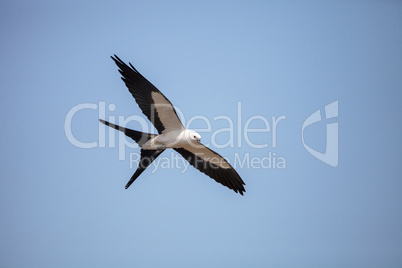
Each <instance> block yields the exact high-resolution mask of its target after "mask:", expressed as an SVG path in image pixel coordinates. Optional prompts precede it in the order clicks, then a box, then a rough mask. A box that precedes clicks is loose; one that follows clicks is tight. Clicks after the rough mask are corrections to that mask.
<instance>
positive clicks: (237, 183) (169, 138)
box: [99, 55, 246, 195]
mask: <svg viewBox="0 0 402 268" xmlns="http://www.w3.org/2000/svg"><path fill="white" fill-rule="evenodd" d="M111 58H112V59H113V60H114V62H115V63H116V65H117V66H118V67H119V72H120V74H121V75H122V78H121V79H122V80H123V81H124V83H125V84H126V86H127V88H128V90H129V91H130V93H131V94H132V95H133V97H134V99H135V101H136V102H137V104H138V106H139V107H140V109H141V110H142V112H143V113H144V115H146V116H147V117H148V119H149V120H150V121H151V122H152V124H153V125H154V126H155V128H156V130H157V131H158V133H159V135H156V134H149V133H143V132H140V131H136V130H132V129H128V128H124V127H121V126H118V125H115V124H112V123H109V122H107V121H105V120H102V119H99V121H100V122H101V123H103V124H105V125H107V126H110V127H112V128H115V129H117V130H119V131H122V132H123V133H124V134H125V135H126V136H128V137H130V138H131V139H133V140H134V141H135V142H136V143H137V144H138V146H139V147H141V159H140V162H139V165H138V168H137V170H136V171H135V173H134V175H133V176H132V177H131V179H130V180H129V181H128V183H127V184H126V189H127V188H128V187H130V185H131V184H132V183H133V182H134V181H135V179H137V178H138V176H139V175H140V174H141V173H142V172H143V171H144V170H145V169H146V168H147V167H148V166H149V165H151V163H152V162H153V161H154V160H155V159H156V158H157V157H158V156H159V155H160V154H161V153H162V152H163V151H164V150H165V149H167V148H172V149H174V150H175V151H176V152H178V153H179V154H181V155H182V156H183V157H184V158H185V159H186V160H187V161H188V162H189V163H190V164H191V165H192V166H194V167H195V168H196V169H198V170H199V171H201V172H203V173H204V174H206V175H208V176H209V177H211V178H212V179H214V180H215V181H217V182H219V183H221V184H222V185H224V186H226V187H228V188H230V189H232V190H233V191H235V192H236V193H240V194H241V195H243V192H245V191H246V190H245V189H244V186H243V185H245V183H244V182H243V180H242V179H241V178H240V176H239V174H238V173H237V172H236V170H235V169H234V168H233V167H232V166H231V165H230V164H229V163H228V162H227V161H226V160H225V159H224V158H223V157H222V156H221V155H219V154H218V153H216V152H214V151H213V150H211V149H209V148H208V147H206V146H204V145H203V144H202V143H201V136H200V134H198V133H197V132H195V131H192V130H189V129H186V128H184V126H183V124H182V123H181V121H180V119H179V117H178V116H177V113H176V111H175V109H174V107H173V105H172V103H171V102H170V101H169V100H168V99H167V98H166V97H165V96H164V95H163V94H162V92H160V91H159V90H158V89H157V88H156V87H155V86H154V85H153V84H151V82H149V81H148V80H147V79H146V78H145V77H144V76H142V75H141V74H140V73H139V72H138V71H137V70H136V69H135V68H134V67H133V65H131V63H129V65H130V66H128V65H127V64H125V63H124V62H123V61H122V60H121V59H120V58H119V57H117V56H116V55H114V57H111Z"/></svg>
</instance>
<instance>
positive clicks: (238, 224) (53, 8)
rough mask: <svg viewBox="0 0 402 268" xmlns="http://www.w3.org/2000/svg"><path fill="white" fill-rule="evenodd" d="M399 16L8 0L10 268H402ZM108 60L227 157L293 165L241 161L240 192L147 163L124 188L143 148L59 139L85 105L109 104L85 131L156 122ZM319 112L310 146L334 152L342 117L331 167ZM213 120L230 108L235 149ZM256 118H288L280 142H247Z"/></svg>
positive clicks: (237, 4) (79, 132) (230, 5)
mask: <svg viewBox="0 0 402 268" xmlns="http://www.w3.org/2000/svg"><path fill="white" fill-rule="evenodd" d="M401 26H402V4H401V3H400V2H398V1H328V2H325V3H319V2H317V1H306V2H304V3H299V2H296V1H290V2H286V3H285V2H280V1H233V2H229V1H207V2H205V1H204V2H197V1H173V2H163V1H125V2H119V1H115V2H111V1H87V2H81V1H57V3H56V2H53V1H37V2H35V3H34V2H31V1H3V2H2V3H1V4H0V27H1V32H2V42H1V43H0V48H1V51H2V60H1V61H0V68H1V74H2V75H1V76H0V88H1V91H0V94H1V98H0V102H1V105H0V111H1V112H0V119H1V122H2V129H1V131H0V135H1V136H0V137H1V139H0V142H1V148H2V150H1V152H0V157H1V161H0V167H1V168H0V170H1V180H0V184H1V185H0V200H1V221H0V227H1V228H0V241H1V242H0V266H2V267H111V266H115V267H133V266H135V267H229V266H230V267H245V266H248V267H400V266H401V265H402V257H401V254H400V253H401V249H402V229H401V226H402V216H401V209H402V207H401V206H402V181H401V178H402V176H401V175H402V169H401V165H400V160H401V156H402V155H401V152H402V143H401V141H400V133H401V122H402V108H401V105H400V102H401V100H402V93H401V87H402V76H401V72H402V53H401V47H402V32H401V30H400V29H401ZM113 54H117V55H118V56H119V57H120V58H121V59H123V60H124V61H126V62H128V61H130V62H131V63H133V65H134V66H135V67H136V68H137V69H138V70H139V71H140V72H141V73H142V74H143V75H144V76H145V77H147V78H148V79H149V80H150V81H151V82H152V83H153V84H154V85H156V86H157V87H158V88H159V89H160V90H161V91H162V92H163V93H164V94H165V95H166V96H167V97H168V98H169V99H170V101H172V102H173V104H175V105H176V106H177V108H178V109H180V111H182V112H183V115H184V118H183V119H184V120H186V121H187V122H188V120H190V119H191V118H194V117H197V116H198V117H200V116H202V117H203V118H206V119H207V121H208V122H210V123H211V131H207V132H205V131H204V132H202V133H201V134H202V137H203V139H202V141H203V142H204V143H206V144H210V145H211V148H213V149H214V150H216V151H218V152H219V153H221V154H222V155H223V156H226V157H228V158H229V160H231V161H234V157H235V156H236V155H238V156H239V157H245V156H246V155H248V156H249V157H250V159H251V158H255V159H257V160H258V159H267V157H268V156H269V155H270V154H271V156H272V155H273V154H275V157H276V159H279V158H282V159H284V161H285V162H286V165H285V167H284V168H274V167H272V166H271V167H265V168H262V167H258V166H254V168H253V167H247V166H243V167H239V166H237V167H236V169H237V171H238V173H239V174H240V175H241V176H242V178H243V180H244V181H245V183H246V191H247V192H246V193H245V195H244V196H240V195H239V194H235V193H234V192H233V191H230V190H228V189H227V188H225V187H223V186H221V185H219V184H217V183H216V182H214V181H213V180H212V179H210V178H208V177H207V176H205V175H203V174H201V173H200V172H198V171H197V170H195V169H193V168H191V167H190V168H188V169H187V170H186V171H185V172H183V169H182V168H158V169H157V170H156V172H152V170H147V171H146V172H144V173H143V174H142V175H141V176H140V177H139V178H138V179H137V180H136V181H135V182H134V184H133V185H132V186H131V187H130V188H129V189H128V190H125V189H124V185H125V184H126V182H127V181H128V179H129V178H130V177H131V175H132V173H133V172H134V167H133V168H132V169H130V161H129V156H130V153H138V152H139V149H138V148H126V149H125V154H124V156H125V158H126V159H125V160H119V152H120V150H119V148H118V147H116V146H114V147H112V146H110V144H109V142H108V141H109V137H110V135H113V134H111V132H108V131H109V130H107V132H106V139H107V142H106V146H105V147H104V148H99V146H97V147H95V148H90V149H83V148H78V147H76V146H74V145H73V144H72V143H71V142H70V141H69V140H68V139H67V137H66V134H65V118H66V116H67V114H68V113H69V111H70V110H71V109H72V108H74V107H76V106H77V105H80V104H90V105H95V107H97V108H96V109H95V110H93V109H83V110H80V111H79V112H77V113H76V114H75V115H74V117H73V120H72V124H71V129H72V132H73V135H74V137H75V138H76V139H77V140H79V141H81V142H99V141H100V137H99V123H98V118H99V110H100V109H99V108H100V107H101V105H103V104H105V107H106V108H107V107H109V105H110V104H113V105H114V106H115V109H114V110H113V111H111V110H108V109H106V111H105V116H106V117H107V118H110V117H111V118H115V119H116V121H117V120H118V118H119V116H122V117H124V118H128V117H129V116H132V115H137V116H140V117H142V118H144V119H145V116H143V115H142V113H141V111H140V109H139V108H138V106H137V105H136V103H135V102H134V100H133V99H132V97H131V95H130V94H129V92H128V91H127V89H126V88H125V86H124V84H123V83H122V82H121V80H120V75H119V73H118V72H117V68H116V66H115V65H114V63H113V61H112V60H111V59H110V58H109V56H111V55H113ZM335 101H338V115H339V116H338V117H336V118H329V119H325V116H324V114H325V113H324V107H325V106H326V105H328V104H330V103H333V102H335ZM239 103H240V104H239ZM239 105H240V106H241V111H239V109H238V107H239ZM317 110H320V111H321V115H322V117H323V120H321V121H320V122H318V123H315V124H313V125H311V126H309V127H308V128H306V129H305V132H304V135H305V143H306V144H308V146H310V147H311V148H313V149H314V150H316V151H319V152H321V153H323V152H325V148H326V147H325V146H326V142H327V139H326V135H327V131H326V126H327V124H335V123H337V124H338V128H339V130H338V139H337V140H338V142H339V146H338V160H339V164H338V166H336V167H332V166H330V165H328V164H326V163H324V162H322V161H320V160H319V159H317V158H315V157H314V156H313V155H311V154H310V153H309V152H308V151H307V150H306V149H305V147H304V146H303V142H302V138H301V135H302V126H303V122H304V121H305V120H306V119H307V118H308V117H309V116H310V115H311V114H313V113H314V112H316V111H317ZM239 114H240V115H241V118H242V121H241V123H240V124H238V122H239V121H238V119H239ZM217 116H225V117H227V118H230V119H232V120H233V122H234V124H233V139H234V140H235V141H236V142H234V145H233V146H226V147H224V148H217V147H216V146H215V147H214V146H212V145H213V144H212V140H214V141H216V143H217V144H218V145H219V144H224V143H225V142H226V141H228V140H229V139H230V138H231V133H230V132H222V133H220V134H215V136H214V133H216V131H219V130H220V129H222V128H228V126H229V123H228V122H227V121H225V120H218V119H216V117H217ZM253 116H259V118H265V119H266V120H267V121H268V123H270V126H271V127H272V122H273V120H272V117H275V118H279V117H281V116H284V117H285V119H284V120H282V121H281V122H280V123H279V124H278V126H277V129H276V132H275V135H276V146H273V142H272V141H273V135H274V134H273V130H272V128H271V131H270V132H268V131H266V132H259V133H251V134H249V136H248V138H249V139H250V141H252V142H253V143H254V144H268V147H266V148H253V146H249V145H248V144H247V142H246V137H245V136H244V129H245V124H246V121H247V120H248V119H249V118H251V117H253ZM107 118H106V119H107ZM214 118H215V120H214ZM129 126H130V127H132V128H136V129H139V127H140V124H139V123H138V122H135V121H132V122H130V123H129ZM191 127H192V128H197V129H199V128H206V127H207V125H206V123H205V121H203V120H196V119H195V120H194V121H193V123H192V124H191ZM264 127H265V125H264V124H263V121H262V120H253V121H252V122H251V123H250V124H249V128H255V129H262V128H264ZM239 131H240V132H239ZM239 133H240V135H239ZM115 134H116V133H115ZM112 137H113V136H112ZM114 141H115V143H116V144H118V142H119V141H120V139H119V138H118V137H117V135H116V137H115V139H114ZM239 141H240V142H239ZM239 143H240V144H239ZM98 144H99V143H98ZM174 156H175V154H172V153H171V152H169V151H166V152H165V153H164V154H163V155H161V157H165V158H166V159H169V157H174ZM165 158H163V159H165ZM161 159H162V158H161ZM266 161H267V160H266ZM271 161H273V160H272V158H271ZM232 163H233V162H232Z"/></svg>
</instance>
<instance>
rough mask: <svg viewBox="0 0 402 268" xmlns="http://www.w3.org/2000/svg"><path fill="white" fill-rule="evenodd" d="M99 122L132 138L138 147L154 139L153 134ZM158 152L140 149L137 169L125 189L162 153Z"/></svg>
mask: <svg viewBox="0 0 402 268" xmlns="http://www.w3.org/2000/svg"><path fill="white" fill-rule="evenodd" d="M99 121H100V122H101V123H103V124H105V125H106V126H109V127H112V128H115V129H117V130H119V131H121V132H123V133H124V134H126V136H128V137H130V138H132V139H133V140H134V141H135V142H136V143H138V145H139V146H142V145H143V144H144V143H146V142H147V141H148V140H149V139H151V138H153V137H155V136H156V135H155V134H149V133H144V132H141V131H136V130H132V129H128V128H124V127H121V126H118V125H115V124H112V123H109V122H107V121H105V120H102V119H99ZM163 151H164V150H162V151H159V150H144V149H141V160H140V163H139V164H138V168H137V170H136V171H135V173H134V174H133V176H132V177H131V178H130V180H129V181H128V183H127V184H126V189H127V188H128V187H130V185H131V184H132V183H133V182H134V181H135V179H137V178H138V176H140V174H141V173H142V172H143V171H144V170H145V169H146V168H147V167H149V165H151V163H152V162H153V161H154V160H155V159H156V158H157V157H158V156H159V155H160V154H161V153H162V152H163Z"/></svg>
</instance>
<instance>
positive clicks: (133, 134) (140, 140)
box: [99, 119, 156, 146]
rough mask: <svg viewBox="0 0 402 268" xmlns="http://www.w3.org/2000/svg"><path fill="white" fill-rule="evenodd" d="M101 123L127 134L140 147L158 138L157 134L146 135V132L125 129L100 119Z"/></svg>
mask: <svg viewBox="0 0 402 268" xmlns="http://www.w3.org/2000/svg"><path fill="white" fill-rule="evenodd" d="M99 121H100V122H101V123H102V124H105V125H106V126H109V127H112V128H114V129H117V130H119V131H121V132H123V133H124V134H126V136H127V137H130V138H132V139H133V140H134V141H135V142H136V143H137V144H138V145H139V146H142V145H143V144H144V143H146V142H147V141H148V140H149V139H151V138H153V137H155V136H156V135H155V134H149V133H144V132H141V131H137V130H132V129H129V128H124V127H121V126H118V125H115V124H112V123H109V122H108V121H105V120H102V119H99Z"/></svg>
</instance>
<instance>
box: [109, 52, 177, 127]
mask: <svg viewBox="0 0 402 268" xmlns="http://www.w3.org/2000/svg"><path fill="white" fill-rule="evenodd" d="M111 58H112V59H113V60H114V62H115V63H116V65H117V66H118V67H119V72H120V74H121V75H122V80H123V81H124V83H125V84H126V86H127V88H128V90H129V91H130V93H131V94H132V95H133V97H134V99H135V101H136V102H137V104H138V106H139V107H140V109H141V110H142V112H143V113H144V114H145V115H146V116H147V117H148V119H149V120H150V121H151V122H152V124H153V125H154V126H155V128H156V129H157V130H158V132H159V133H163V132H165V131H169V130H171V129H180V128H184V127H183V125H182V123H181V122H180V119H179V117H178V116H177V113H176V110H175V109H174V107H173V105H172V103H171V102H170V101H169V100H168V99H167V98H166V97H165V96H164V95H163V94H162V92H160V91H159V90H158V89H157V88H156V87H155V86H154V85H153V84H151V82H149V81H148V80H147V79H146V78H145V77H143V76H142V75H141V74H140V73H139V72H138V71H137V70H136V69H135V68H134V67H133V65H131V63H129V64H130V66H128V65H127V64H125V63H124V62H123V61H122V60H121V59H120V58H119V57H117V56H116V55H114V57H111Z"/></svg>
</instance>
